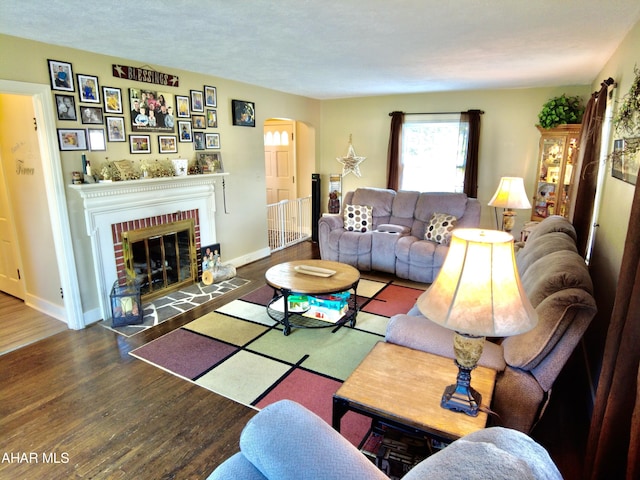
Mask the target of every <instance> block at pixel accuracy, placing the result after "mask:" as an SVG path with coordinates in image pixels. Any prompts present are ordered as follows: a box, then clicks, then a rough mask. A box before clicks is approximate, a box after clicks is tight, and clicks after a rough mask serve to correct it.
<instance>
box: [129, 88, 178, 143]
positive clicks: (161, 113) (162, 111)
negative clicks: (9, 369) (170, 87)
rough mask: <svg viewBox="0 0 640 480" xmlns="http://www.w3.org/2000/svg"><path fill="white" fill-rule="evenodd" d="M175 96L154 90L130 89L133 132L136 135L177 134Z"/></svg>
mask: <svg viewBox="0 0 640 480" xmlns="http://www.w3.org/2000/svg"><path fill="white" fill-rule="evenodd" d="M173 96H174V95H173V94H172V93H168V92H165V91H160V90H153V89H152V88H130V89H129V104H130V107H131V110H130V120H131V131H132V132H134V133H148V132H158V133H162V134H170V133H175V131H176V130H175V122H174V118H173V112H172V105H173Z"/></svg>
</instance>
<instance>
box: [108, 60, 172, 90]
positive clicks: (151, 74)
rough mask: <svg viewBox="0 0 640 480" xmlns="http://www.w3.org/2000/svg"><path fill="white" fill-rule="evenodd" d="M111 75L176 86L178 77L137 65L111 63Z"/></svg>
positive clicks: (136, 80)
mask: <svg viewBox="0 0 640 480" xmlns="http://www.w3.org/2000/svg"><path fill="white" fill-rule="evenodd" d="M111 67H112V71H113V76H114V77H118V78H125V79H127V80H133V81H135V82H145V83H154V84H156V85H166V86H168V87H177V86H178V85H179V79H178V77H177V76H176V75H170V74H168V73H162V72H157V71H155V70H148V69H146V68H139V67H127V66H126V65H112V66H111Z"/></svg>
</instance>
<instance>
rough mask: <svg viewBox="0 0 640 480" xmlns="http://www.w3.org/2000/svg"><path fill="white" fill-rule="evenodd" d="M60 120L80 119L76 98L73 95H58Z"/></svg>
mask: <svg viewBox="0 0 640 480" xmlns="http://www.w3.org/2000/svg"><path fill="white" fill-rule="evenodd" d="M56 110H57V112H58V120H78V116H77V115H76V98H75V97H74V96H73V95H56Z"/></svg>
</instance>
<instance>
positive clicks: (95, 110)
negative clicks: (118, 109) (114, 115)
mask: <svg viewBox="0 0 640 480" xmlns="http://www.w3.org/2000/svg"><path fill="white" fill-rule="evenodd" d="M80 118H81V119H82V123H85V124H87V123H88V124H92V125H102V124H103V123H104V117H103V114H102V108H100V107H85V106H83V105H80Z"/></svg>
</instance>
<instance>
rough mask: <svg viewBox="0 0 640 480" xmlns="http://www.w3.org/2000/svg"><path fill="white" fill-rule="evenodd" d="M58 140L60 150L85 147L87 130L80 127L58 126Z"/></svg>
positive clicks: (73, 149) (74, 149)
mask: <svg viewBox="0 0 640 480" xmlns="http://www.w3.org/2000/svg"><path fill="white" fill-rule="evenodd" d="M58 142H59V143H60V150H62V151H63V152H64V151H78V150H86V149H87V132H86V130H82V129H80V128H59V129H58Z"/></svg>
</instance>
